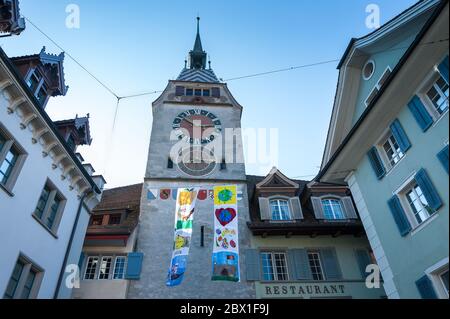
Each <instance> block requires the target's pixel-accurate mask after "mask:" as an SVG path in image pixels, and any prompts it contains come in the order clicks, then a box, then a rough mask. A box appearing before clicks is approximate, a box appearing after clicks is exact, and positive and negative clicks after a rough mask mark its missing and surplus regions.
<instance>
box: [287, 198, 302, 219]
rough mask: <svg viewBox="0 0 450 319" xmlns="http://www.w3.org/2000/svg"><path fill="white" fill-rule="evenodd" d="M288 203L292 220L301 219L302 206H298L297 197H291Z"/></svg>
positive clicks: (298, 200)
mask: <svg viewBox="0 0 450 319" xmlns="http://www.w3.org/2000/svg"><path fill="white" fill-rule="evenodd" d="M289 203H290V206H291V211H292V218H293V219H295V220H302V219H303V211H302V205H301V204H300V199H299V198H298V197H292V198H290V199H289Z"/></svg>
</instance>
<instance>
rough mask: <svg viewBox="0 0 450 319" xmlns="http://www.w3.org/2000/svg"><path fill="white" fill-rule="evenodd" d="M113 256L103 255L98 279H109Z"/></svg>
mask: <svg viewBox="0 0 450 319" xmlns="http://www.w3.org/2000/svg"><path fill="white" fill-rule="evenodd" d="M112 260H113V258H112V257H107V256H106V257H102V261H101V263H100V269H99V272H98V279H100V280H104V279H109V276H110V274H111V266H112Z"/></svg>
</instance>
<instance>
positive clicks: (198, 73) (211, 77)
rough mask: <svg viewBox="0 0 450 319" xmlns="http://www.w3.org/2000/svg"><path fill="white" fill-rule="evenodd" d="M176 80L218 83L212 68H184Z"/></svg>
mask: <svg viewBox="0 0 450 319" xmlns="http://www.w3.org/2000/svg"><path fill="white" fill-rule="evenodd" d="M177 81H189V82H206V83H218V82H219V80H218V79H217V77H216V75H215V73H214V71H213V70H212V69H187V68H184V69H183V70H182V71H181V73H180V75H179V76H178V78H177Z"/></svg>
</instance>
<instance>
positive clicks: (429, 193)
mask: <svg viewBox="0 0 450 319" xmlns="http://www.w3.org/2000/svg"><path fill="white" fill-rule="evenodd" d="M414 179H415V180H416V182H417V185H419V187H420V189H421V190H422V193H423V195H424V196H425V198H426V199H427V202H428V205H430V207H431V208H432V209H434V210H435V211H436V210H438V209H439V208H441V206H442V200H441V198H440V197H439V194H438V192H437V191H436V188H434V186H433V183H432V182H431V180H430V178H429V177H428V174H427V172H426V171H425V170H424V169H421V170H420V171H418V172H417V174H416V176H415V177H414Z"/></svg>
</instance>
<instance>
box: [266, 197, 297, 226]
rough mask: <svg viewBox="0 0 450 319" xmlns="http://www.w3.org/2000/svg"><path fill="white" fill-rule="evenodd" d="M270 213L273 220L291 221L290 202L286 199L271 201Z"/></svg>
mask: <svg viewBox="0 0 450 319" xmlns="http://www.w3.org/2000/svg"><path fill="white" fill-rule="evenodd" d="M270 212H271V215H272V220H274V221H278V220H291V219H292V218H291V212H290V209H289V202H288V201H287V200H284V199H273V200H271V201H270Z"/></svg>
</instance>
